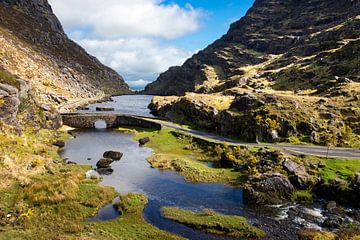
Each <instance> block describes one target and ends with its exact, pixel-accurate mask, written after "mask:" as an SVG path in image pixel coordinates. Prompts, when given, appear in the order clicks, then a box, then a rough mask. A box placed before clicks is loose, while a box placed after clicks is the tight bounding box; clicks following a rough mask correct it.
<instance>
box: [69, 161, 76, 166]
mask: <svg viewBox="0 0 360 240" xmlns="http://www.w3.org/2000/svg"><path fill="white" fill-rule="evenodd" d="M66 164H70V165H77V163H76V162H72V161H67V162H66Z"/></svg>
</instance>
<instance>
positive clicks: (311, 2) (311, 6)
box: [145, 0, 360, 95]
mask: <svg viewBox="0 0 360 240" xmlns="http://www.w3.org/2000/svg"><path fill="white" fill-rule="evenodd" d="M359 14H360V1H358V0H342V1H336V0H330V1H323V0H307V1H298V0H270V1H269V0H266V1H265V0H257V1H255V4H254V6H253V7H252V8H251V9H250V10H249V11H248V13H247V14H246V16H245V17H243V18H242V19H241V20H239V21H237V22H235V23H233V24H232V25H231V27H230V30H229V31H228V33H227V34H225V35H224V36H223V37H222V38H221V39H219V40H217V41H216V42H214V43H213V44H211V45H210V46H208V47H207V48H206V49H205V50H203V51H200V52H199V53H197V54H195V55H194V56H193V57H192V58H190V59H189V60H187V61H186V62H185V64H184V65H183V66H181V67H172V68H170V69H169V70H168V71H167V72H165V73H163V74H161V75H160V77H159V78H158V79H157V81H155V82H154V83H151V84H149V85H148V86H147V87H146V89H145V92H146V93H149V94H157V95H184V93H185V92H206V93H209V92H220V91H223V90H224V89H228V88H232V87H234V86H236V85H238V84H244V83H245V84H247V85H251V84H254V85H255V84H256V82H260V83H261V84H263V85H264V84H270V85H272V87H273V88H275V89H290V90H297V89H318V90H325V89H326V88H327V87H326V86H323V85H324V84H326V83H327V82H328V81H329V80H333V79H334V76H339V77H348V78H350V79H351V80H353V81H357V82H359V81H360V79H359V71H360V70H359V68H358V66H359V65H358V64H359V56H358V54H351V53H357V52H358V49H359V41H360V39H359V36H360V33H359V32H360V28H359V26H360V18H359ZM356 66H357V68H356ZM289 75H291V78H290V79H289V78H287V76H289ZM289 83H290V84H289Z"/></svg>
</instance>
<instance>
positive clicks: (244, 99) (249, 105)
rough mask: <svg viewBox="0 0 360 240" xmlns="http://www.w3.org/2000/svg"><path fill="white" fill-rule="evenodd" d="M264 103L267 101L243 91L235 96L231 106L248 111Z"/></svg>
mask: <svg viewBox="0 0 360 240" xmlns="http://www.w3.org/2000/svg"><path fill="white" fill-rule="evenodd" d="M264 104H265V103H264V102H263V101H262V100H260V99H259V98H258V97H257V96H255V95H253V94H250V93H243V94H241V95H239V96H237V97H236V98H235V100H234V101H233V103H232V104H231V106H230V108H233V109H237V110H239V111H247V110H252V109H257V108H259V107H261V106H263V105H264Z"/></svg>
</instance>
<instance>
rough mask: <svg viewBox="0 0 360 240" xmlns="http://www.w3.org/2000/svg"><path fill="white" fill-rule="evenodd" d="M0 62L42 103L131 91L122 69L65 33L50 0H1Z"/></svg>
mask: <svg viewBox="0 0 360 240" xmlns="http://www.w3.org/2000/svg"><path fill="white" fill-rule="evenodd" d="M0 67H1V68H2V69H3V70H6V71H7V72H8V73H10V74H12V75H14V76H15V78H16V79H17V81H18V82H19V81H21V83H22V85H24V86H25V85H26V86H27V88H29V89H30V93H31V98H32V99H33V100H36V101H37V102H38V103H39V104H38V105H41V104H44V103H46V104H47V105H50V106H54V107H58V106H59V105H61V104H64V103H66V102H69V101H71V100H78V99H89V98H99V97H102V96H105V95H107V94H121V93H129V92H130V90H129V87H128V85H127V84H126V83H125V82H124V80H123V78H122V77H121V76H120V75H119V74H118V73H116V72H115V71H114V70H112V69H110V68H108V67H106V66H104V65H103V64H102V63H100V62H99V61H98V60H97V59H96V58H95V57H93V56H90V55H89V54H88V53H87V52H86V51H85V50H84V49H83V48H81V47H80V46H78V45H77V44H76V43H74V42H73V41H71V40H70V39H69V38H68V37H67V36H66V34H65V33H64V31H63V29H62V26H61V23H60V22H59V20H58V19H57V17H56V16H55V15H54V14H53V12H52V9H51V7H50V5H49V4H48V2H47V0H30V1H29V0H0ZM1 82H2V83H3V82H4V80H3V79H2V80H1ZM15 85H18V89H20V84H18V83H16V84H15Z"/></svg>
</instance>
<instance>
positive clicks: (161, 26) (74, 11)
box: [49, 0, 254, 89]
mask: <svg viewBox="0 0 360 240" xmlns="http://www.w3.org/2000/svg"><path fill="white" fill-rule="evenodd" d="M49 2H50V4H51V5H52V7H53V10H54V12H55V14H56V15H57V16H58V17H59V19H60V21H61V22H62V23H63V25H64V29H65V31H66V33H67V34H68V35H69V36H70V38H72V39H73V40H74V41H76V42H77V43H79V44H80V45H81V46H83V47H84V48H85V49H86V50H87V51H88V52H90V53H91V54H92V55H94V56H96V57H97V58H99V60H100V61H102V62H103V63H104V64H106V65H108V66H110V67H112V68H114V69H115V70H116V71H118V72H119V73H120V74H121V75H122V76H123V77H124V78H125V80H126V81H127V82H128V83H129V85H130V86H131V87H132V88H133V89H141V88H143V87H144V86H145V85H146V84H147V83H149V82H152V81H154V80H156V78H157V76H158V75H159V74H160V73H161V72H163V71H166V70H167V69H168V68H169V67H170V66H174V65H181V64H182V63H183V62H184V61H185V60H186V59H187V58H189V57H190V56H191V55H193V54H194V53H195V52H196V51H198V50H201V49H203V48H205V47H206V46H207V45H209V44H211V43H212V42H213V41H215V40H216V39H218V38H220V37H221V36H222V35H223V34H225V33H226V32H227V31H228V29H229V26H230V24H231V23H232V22H234V21H236V20H238V19H240V18H241V17H242V16H244V15H245V13H246V11H247V10H248V9H249V8H250V7H251V5H252V4H253V2H254V0H228V1H226V0H102V1H98V0H49Z"/></svg>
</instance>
